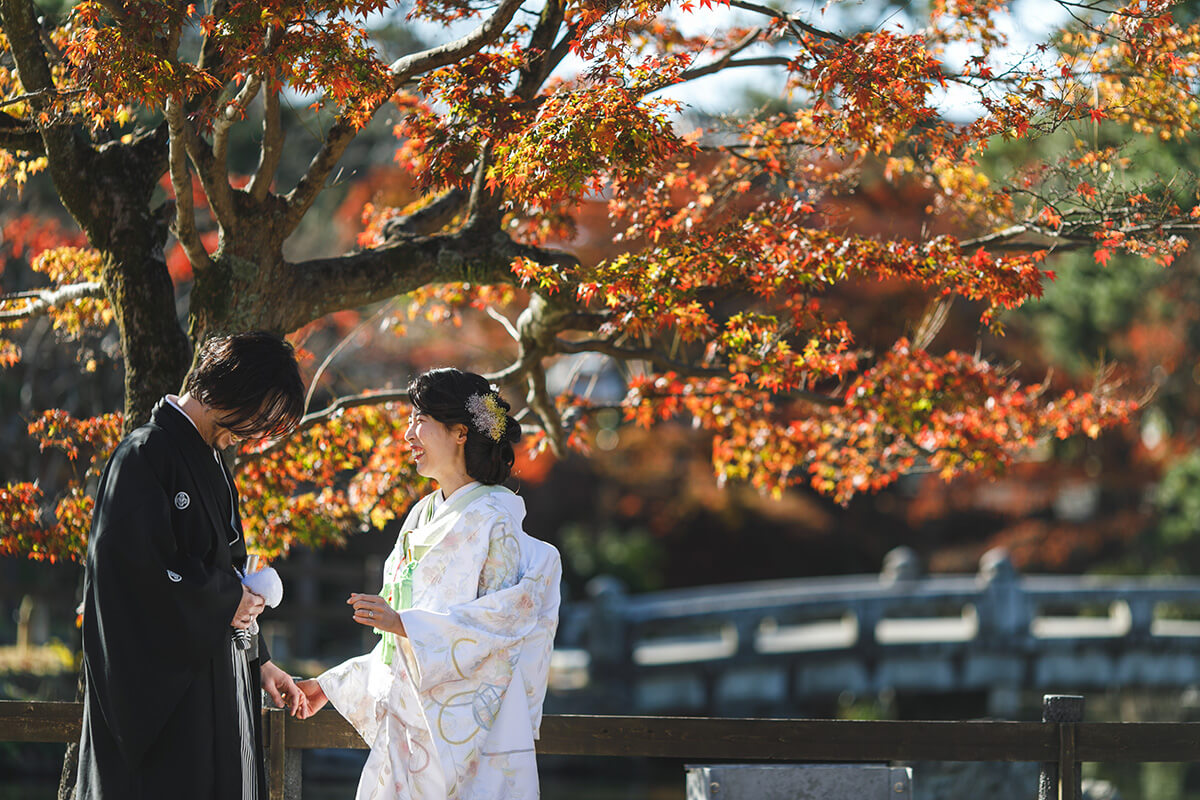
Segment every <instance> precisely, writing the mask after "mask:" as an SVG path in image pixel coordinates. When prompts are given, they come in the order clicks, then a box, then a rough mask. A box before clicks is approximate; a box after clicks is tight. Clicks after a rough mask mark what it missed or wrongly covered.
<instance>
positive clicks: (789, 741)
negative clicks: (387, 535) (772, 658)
mask: <svg viewBox="0 0 1200 800" xmlns="http://www.w3.org/2000/svg"><path fill="white" fill-rule="evenodd" d="M81 713H82V712H81V706H80V705H79V704H78V703H25V702H11V701H0V741H25V742H71V741H75V740H76V739H77V738H78V737H79V723H80V717H81ZM263 714H264V719H263V722H264V729H265V732H264V736H265V739H266V742H267V746H268V765H269V777H270V800H285V799H286V800H291V799H292V798H299V796H300V795H299V792H298V789H299V770H298V764H299V762H298V759H297V758H296V756H298V753H299V751H301V750H307V749H314V748H365V745H364V744H363V742H362V740H361V739H360V738H359V737H358V735H357V734H356V733H355V732H354V730H353V729H352V728H351V727H350V726H349V724H348V723H346V721H345V720H343V719H342V718H341V717H340V716H339V715H338V714H337V713H336V712H334V711H331V710H325V711H322V712H320V713H319V714H317V715H316V716H314V717H313V718H312V719H309V720H306V721H303V722H301V721H298V720H295V719H292V718H291V717H289V716H288V715H287V714H286V713H284V712H282V711H276V710H267V711H264V712H263ZM537 748H538V752H539V753H540V754H543V755H579V756H612V757H633V756H639V757H651V758H680V759H693V760H712V761H768V762H769V761H788V762H803V761H822V762H828V761H834V762H892V761H1033V762H1049V763H1050V764H1051V765H1057V775H1058V776H1059V778H1058V791H1057V797H1058V798H1059V800H1077V798H1078V796H1079V787H1078V785H1077V784H1076V782H1075V781H1074V780H1072V779H1071V778H1072V776H1074V775H1075V772H1076V769H1075V767H1076V765H1078V764H1079V763H1080V762H1084V761H1089V762H1102V763H1110V762H1120V761H1124V762H1149V761H1178V762H1184V761H1193V760H1195V759H1196V754H1197V753H1200V723H1194V722H1066V723H1062V722H992V721H972V722H891V721H870V722H860V721H845V720H790V719H719V718H703V717H700V718H697V717H615V716H547V717H546V718H545V719H544V720H543V722H542V731H541V739H540V740H539V741H538V745H537ZM289 773H291V775H290V780H289ZM289 783H290V784H291V785H290V786H289ZM1030 800H1032V799H1030Z"/></svg>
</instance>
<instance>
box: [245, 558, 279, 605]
mask: <svg viewBox="0 0 1200 800" xmlns="http://www.w3.org/2000/svg"><path fill="white" fill-rule="evenodd" d="M242 583H244V584H245V585H246V588H247V589H249V590H250V591H252V592H254V593H255V594H256V595H258V596H259V597H261V598H262V599H263V600H266V601H267V605H269V606H270V607H271V608H275V607H276V606H278V605H279V601H281V600H283V581H282V580H280V579H279V573H278V572H276V571H275V568H274V567H263V568H262V569H260V570H259V571H258V572H251V573H250V574H249V575H247V576H246V577H245V578H242Z"/></svg>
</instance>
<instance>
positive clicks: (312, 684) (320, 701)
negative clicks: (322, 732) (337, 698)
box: [296, 678, 329, 719]
mask: <svg viewBox="0 0 1200 800" xmlns="http://www.w3.org/2000/svg"><path fill="white" fill-rule="evenodd" d="M296 686H297V687H298V688H299V689H300V691H301V693H303V694H304V699H305V707H304V710H303V711H301V712H300V714H299V717H300V719H308V718H309V717H311V716H312V715H313V714H315V713H317V712H318V711H320V710H321V709H322V708H324V707H325V704H326V703H328V702H329V698H328V697H326V696H325V691H324V690H323V689H322V688H321V684H319V683H317V679H316V678H309V679H308V680H306V681H300V682H299V683H297V684H296Z"/></svg>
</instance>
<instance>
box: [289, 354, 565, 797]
mask: <svg viewBox="0 0 1200 800" xmlns="http://www.w3.org/2000/svg"><path fill="white" fill-rule="evenodd" d="M409 394H410V398H411V400H412V404H413V411H412V417H411V418H410V420H409V425H408V430H407V432H406V433H405V440H406V441H407V442H408V443H409V445H410V446H411V448H412V455H413V458H414V459H415V460H416V466H417V471H418V472H419V473H420V474H421V475H424V476H426V477H428V478H432V479H433V480H435V481H436V482H437V485H438V489H437V490H436V491H434V492H433V493H432V494H429V495H426V496H425V497H424V498H422V499H421V500H419V501H417V503H416V504H415V505H414V506H413V507H412V509H411V510H410V511H409V513H408V516H407V517H406V518H405V520H404V525H403V528H402V532H401V534H400V536H399V537H398V538H397V541H396V545H395V547H394V548H393V550H392V553H391V555H390V556H389V557H388V559H387V562H386V563H385V565H384V573H383V589H382V591H381V592H380V594H378V595H373V594H352V595H350V598H349V600H347V601H346V602H347V603H348V604H349V605H351V606H352V607H353V609H354V621H355V622H357V623H359V624H360V625H366V626H368V627H371V628H373V629H374V630H375V632H376V633H377V634H379V636H380V642H379V644H378V645H377V646H376V647H375V649H374V650H372V651H371V652H370V653H368V654H366V655H363V656H359V657H358V658H353V659H351V660H349V661H347V662H345V663H343V664H341V665H339V666H337V667H334V668H333V669H331V670H329V671H328V672H325V673H324V674H322V675H320V676H319V677H318V678H316V679H312V680H307V681H302V682H300V684H299V685H300V688H301V689H302V690H303V691H304V693H305V694H306V695H307V697H308V699H309V703H310V708H311V711H310V713H315V712H316V711H317V710H319V709H320V708H321V707H322V706H323V705H324V704H325V702H326V701H328V702H330V703H332V704H333V706H334V707H335V708H336V709H337V710H338V711H339V712H340V713H341V714H342V716H344V717H345V718H346V719H347V720H349V721H350V723H351V724H353V725H354V727H355V729H356V730H357V731H358V732H359V734H360V735H361V736H362V737H363V739H364V740H365V741H366V743H367V744H368V745H369V746H370V748H371V752H370V755H369V756H368V758H367V763H366V765H365V766H364V768H363V774H362V777H361V778H360V779H359V784H358V792H357V794H356V795H355V796H356V798H357V800H369V799H370V800H375V799H377V798H379V799H381V798H397V799H400V800H408V799H409V798H413V799H414V800H418V799H419V800H443V799H444V798H454V799H455V800H484V799H485V798H486V799H489V800H490V799H491V798H496V800H499V799H500V798H505V799H506V800H520V799H522V798H529V799H530V800H533V798H536V797H537V796H538V779H537V765H536V763H535V760H534V746H533V741H534V739H535V738H537V733H538V727H539V725H540V723H541V717H542V701H543V699H544V698H545V694H546V682H547V675H548V671H549V665H550V651H551V649H552V647H553V643H554V632H555V629H556V627H557V625H558V605H559V579H560V577H561V573H562V566H561V563H560V561H559V556H558V551H557V550H555V549H554V548H553V547H551V546H550V545H548V544H546V543H544V542H541V541H538V540H537V539H534V538H532V537H531V536H529V535H528V534H526V533H525V532H524V531H523V530H522V529H521V522H522V520H523V519H524V516H525V504H524V502H523V501H522V500H521V498H519V497H518V496H517V495H515V494H513V493H512V492H511V491H509V490H508V489H506V488H504V487H502V486H500V485H499V484H500V483H501V482H502V481H504V480H506V479H507V478H508V476H509V472H510V470H511V469H512V464H513V448H512V446H513V444H514V443H516V442H518V441H519V440H520V435H521V434H520V425H519V424H518V423H517V421H516V420H515V419H513V418H512V417H510V416H508V413H507V412H508V408H509V406H508V404H507V403H506V402H504V400H502V399H501V398H500V395H499V394H498V393H497V392H496V390H495V389H494V388H492V387H491V386H489V385H488V383H487V381H486V380H484V379H483V378H482V377H481V376H479V375H475V374H473V373H467V372H460V371H459V370H456V369H439V370H432V371H430V372H426V373H424V374H422V375H420V376H418V377H417V378H416V379H415V380H414V381H413V382H412V383H411V384H410V385H409Z"/></svg>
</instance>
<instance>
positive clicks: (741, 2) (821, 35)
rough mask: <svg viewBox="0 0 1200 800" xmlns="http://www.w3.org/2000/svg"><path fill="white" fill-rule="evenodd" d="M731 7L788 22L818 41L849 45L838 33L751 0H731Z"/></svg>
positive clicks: (847, 40)
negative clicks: (825, 40)
mask: <svg viewBox="0 0 1200 800" xmlns="http://www.w3.org/2000/svg"><path fill="white" fill-rule="evenodd" d="M729 5H731V6H733V7H734V8H740V9H742V10H743V11H752V12H754V13H755V14H762V15H764V16H768V17H770V18H771V19H782V20H786V21H787V23H788V24H789V25H792V26H794V27H796V28H799V29H800V30H802V31H805V32H806V33H811V34H812V35H813V36H816V37H817V38H818V39H828V40H829V41H832V42H837V43H838V44H847V43H849V39H846V38H845V37H842V36H838V35H837V34H836V33H833V32H832V31H825V30H821V29H820V28H817V27H814V26H813V25H810V24H808V23H807V22H805V21H804V20H802V19H800V18H799V17H797V16H794V15H792V14H785V13H784V12H782V11H780V10H778V9H775V8H771V7H770V6H764V5H760V4H758V3H751V2H749V0H729Z"/></svg>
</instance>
